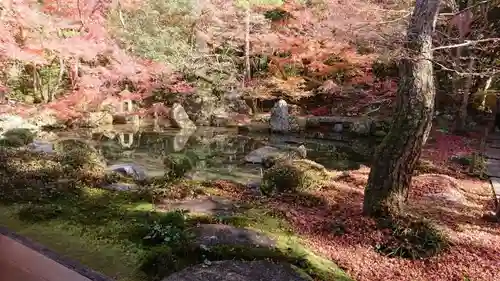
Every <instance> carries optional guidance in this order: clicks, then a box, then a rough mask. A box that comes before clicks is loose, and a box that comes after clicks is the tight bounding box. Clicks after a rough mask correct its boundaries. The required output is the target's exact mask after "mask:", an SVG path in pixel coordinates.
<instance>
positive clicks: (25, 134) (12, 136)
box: [0, 128, 35, 147]
mask: <svg viewBox="0 0 500 281" xmlns="http://www.w3.org/2000/svg"><path fill="white" fill-rule="evenodd" d="M34 139H35V134H34V133H33V132H32V131H31V130H29V129H23V128H19V129H10V130H8V131H6V132H5V133H3V139H1V140H0V146H8V147H21V146H25V145H27V144H30V143H32V142H33V140H34Z"/></svg>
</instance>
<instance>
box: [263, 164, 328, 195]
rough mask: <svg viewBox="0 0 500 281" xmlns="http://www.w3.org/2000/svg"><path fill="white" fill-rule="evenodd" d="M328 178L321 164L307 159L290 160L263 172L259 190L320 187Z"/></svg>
mask: <svg viewBox="0 0 500 281" xmlns="http://www.w3.org/2000/svg"><path fill="white" fill-rule="evenodd" d="M330 178H331V175H330V173H329V172H328V171H327V170H326V169H325V167H323V166H322V165H321V164H318V163H316V162H314V161H311V160H307V159H300V160H290V161H285V162H283V163H281V164H276V165H274V166H273V167H272V168H270V169H268V170H266V171H265V172H264V176H263V179H262V185H261V191H262V193H264V194H270V193H272V192H275V191H277V192H296V191H305V190H309V189H313V188H317V187H320V186H321V185H323V184H325V183H326V182H327V181H328V180H329V179H330Z"/></svg>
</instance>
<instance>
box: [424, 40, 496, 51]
mask: <svg viewBox="0 0 500 281" xmlns="http://www.w3.org/2000/svg"><path fill="white" fill-rule="evenodd" d="M497 41H500V38H486V39H480V40H465V42H463V43H460V44H453V45H446V46H439V47H436V48H433V49H432V51H436V50H443V49H452V48H460V47H465V46H471V45H476V44H479V43H485V42H497Z"/></svg>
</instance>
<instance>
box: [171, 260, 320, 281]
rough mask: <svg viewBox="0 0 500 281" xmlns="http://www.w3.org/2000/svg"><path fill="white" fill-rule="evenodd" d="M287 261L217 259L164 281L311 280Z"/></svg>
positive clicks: (186, 269) (190, 268) (173, 275)
mask: <svg viewBox="0 0 500 281" xmlns="http://www.w3.org/2000/svg"><path fill="white" fill-rule="evenodd" d="M309 280H312V278H311V277H309V276H307V275H306V274H303V273H302V274H301V273H299V272H297V271H296V270H295V269H294V268H293V267H292V266H291V265H289V264H286V263H273V262H270V261H264V260H262V261H233V260H231V261H229V260H228V261H216V262H213V263H212V264H211V265H205V264H199V265H195V266H191V267H188V268H185V269H184V270H181V271H179V272H176V273H174V274H172V275H170V276H168V277H167V278H165V279H163V280H162V281H309Z"/></svg>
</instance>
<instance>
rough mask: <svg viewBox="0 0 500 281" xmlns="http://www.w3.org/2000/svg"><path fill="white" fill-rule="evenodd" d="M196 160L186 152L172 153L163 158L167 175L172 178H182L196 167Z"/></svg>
mask: <svg viewBox="0 0 500 281" xmlns="http://www.w3.org/2000/svg"><path fill="white" fill-rule="evenodd" d="M193 162H194V161H193V160H192V159H191V158H190V157H189V156H188V155H186V154H182V153H172V154H169V155H167V156H166V157H165V158H164V159H163V164H164V165H165V175H167V176H168V177H169V178H172V179H179V178H182V177H183V176H184V175H185V174H186V173H187V172H189V171H190V170H191V169H193V168H194V163H193Z"/></svg>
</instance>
